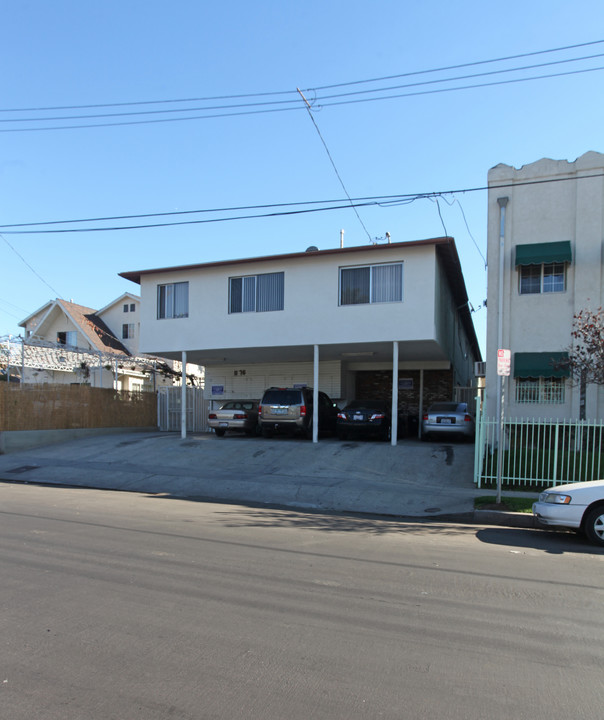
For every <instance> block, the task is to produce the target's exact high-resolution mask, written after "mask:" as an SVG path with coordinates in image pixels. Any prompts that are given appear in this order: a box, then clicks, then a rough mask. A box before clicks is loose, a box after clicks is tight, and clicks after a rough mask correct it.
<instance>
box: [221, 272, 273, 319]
mask: <svg viewBox="0 0 604 720" xmlns="http://www.w3.org/2000/svg"><path fill="white" fill-rule="evenodd" d="M283 296H284V273H282V272H276V273H263V274H262V275H247V276H245V277H232V278H229V313H240V312H270V311H273V310H283Z"/></svg>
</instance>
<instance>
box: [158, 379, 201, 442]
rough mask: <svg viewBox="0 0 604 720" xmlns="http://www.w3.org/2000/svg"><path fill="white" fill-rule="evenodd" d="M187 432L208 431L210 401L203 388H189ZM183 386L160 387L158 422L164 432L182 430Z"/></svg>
mask: <svg viewBox="0 0 604 720" xmlns="http://www.w3.org/2000/svg"><path fill="white" fill-rule="evenodd" d="M186 392H187V400H186V403H187V432H207V431H208V426H207V417H208V402H207V401H206V400H204V396H203V390H202V389H201V388H187V391H186ZM181 408H182V388H180V387H170V388H160V389H159V390H158V392H157V422H158V425H159V429H160V430H161V431H163V432H180V430H181V417H182V411H181Z"/></svg>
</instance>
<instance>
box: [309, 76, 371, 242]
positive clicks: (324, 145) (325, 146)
mask: <svg viewBox="0 0 604 720" xmlns="http://www.w3.org/2000/svg"><path fill="white" fill-rule="evenodd" d="M298 92H299V93H300V96H301V97H302V100H304V102H305V103H306V109H307V110H308V115H309V117H310V119H311V120H312V124H313V125H314V126H315V130H316V131H317V133H318V135H319V138H320V140H321V142H322V143H323V147H324V148H325V152H326V153H327V157H328V158H329V162H330V163H331V166H332V167H333V169H334V172H335V174H336V176H337V178H338V180H339V181H340V185H341V186H342V189H343V190H344V192H345V193H346V197H347V198H348V200H349V202H350V207H351V208H352V209H353V210H354V214H355V215H356V216H357V220H358V221H359V223H360V224H361V227H362V228H363V230H364V231H365V233H366V234H367V237H368V238H369V242H373V240H372V239H371V235H370V234H369V230H367V228H366V227H365V223H364V222H363V221H362V220H361V216H360V215H359V213H358V210H357V209H356V207H355V205H354V203H353V202H352V199H351V197H350V194H349V193H348V190H347V189H346V185H344V181H343V180H342V176H341V175H340V173H339V172H338V168H337V167H336V163H335V161H334V159H333V157H332V156H331V153H330V152H329V148H328V147H327V143H326V142H325V140H324V138H323V135H321V131H320V130H319V126H318V125H317V122H316V120H315V118H314V116H313V114H312V109H311V107H310V105H309V103H308V100H307V99H306V98H305V97H304V95H303V94H302V91H301V90H300V89H299V88H298Z"/></svg>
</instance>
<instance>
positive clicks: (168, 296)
mask: <svg viewBox="0 0 604 720" xmlns="http://www.w3.org/2000/svg"><path fill="white" fill-rule="evenodd" d="M157 317H158V318H159V319H163V318H186V317H189V283H188V282H179V283H169V284H167V285H158V286H157Z"/></svg>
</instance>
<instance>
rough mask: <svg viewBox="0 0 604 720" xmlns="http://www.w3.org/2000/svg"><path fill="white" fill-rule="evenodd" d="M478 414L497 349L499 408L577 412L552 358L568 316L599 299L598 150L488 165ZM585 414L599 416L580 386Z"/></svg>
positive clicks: (491, 396) (493, 382) (492, 402)
mask: <svg viewBox="0 0 604 720" xmlns="http://www.w3.org/2000/svg"><path fill="white" fill-rule="evenodd" d="M488 184H489V211H488V218H489V219H488V266H489V273H488V302H487V313H488V314H487V371H486V397H487V414H488V415H489V416H490V417H495V416H497V415H498V398H500V396H501V394H500V390H499V382H500V381H499V380H498V376H497V350H498V349H508V350H510V351H511V376H510V378H509V380H506V386H507V389H506V393H505V398H504V409H505V415H506V416H507V417H512V418H544V419H550V418H551V419H574V418H579V417H580V392H579V388H578V387H577V385H576V384H575V383H573V382H572V381H571V378H570V377H569V372H568V370H565V369H564V368H563V367H561V365H560V364H559V362H560V361H561V360H563V359H564V358H565V357H567V356H568V351H569V349H570V347H571V344H572V336H571V331H572V327H573V317H574V315H575V314H576V313H577V312H579V311H580V310H582V309H584V308H589V309H591V310H597V309H598V308H599V307H601V306H602V305H603V303H604V282H603V281H604V274H603V270H604V265H603V248H604V155H602V154H600V153H596V152H588V153H586V154H584V155H582V156H581V157H580V158H578V159H577V160H576V161H575V162H567V161H566V160H548V159H543V160H539V161H538V162H534V163H531V164H530V165H525V166H524V167H522V168H520V169H516V168H513V167H510V166H509V165H497V166H496V167H494V168H492V169H491V170H490V171H489V176H488ZM585 409H586V413H585V414H586V417H587V418H588V419H602V418H603V417H604V393H603V391H602V389H600V388H598V387H595V386H593V387H589V388H588V391H587V394H586V408H585Z"/></svg>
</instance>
